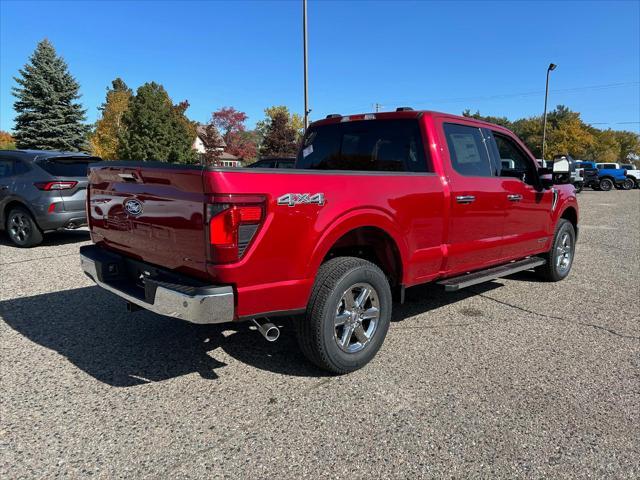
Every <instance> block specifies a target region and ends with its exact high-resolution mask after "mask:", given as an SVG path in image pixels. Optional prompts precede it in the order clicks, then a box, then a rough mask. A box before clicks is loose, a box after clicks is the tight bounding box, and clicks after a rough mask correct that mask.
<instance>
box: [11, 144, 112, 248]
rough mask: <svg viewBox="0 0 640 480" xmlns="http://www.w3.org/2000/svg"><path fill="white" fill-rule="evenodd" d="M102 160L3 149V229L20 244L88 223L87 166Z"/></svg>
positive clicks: (14, 241) (29, 242) (45, 152)
mask: <svg viewBox="0 0 640 480" xmlns="http://www.w3.org/2000/svg"><path fill="white" fill-rule="evenodd" d="M100 160H101V159H100V158H98V157H92V156H89V155H86V154H83V153H77V152H56V151H42V150H2V151H0V228H2V229H3V230H5V231H6V232H7V234H8V235H9V239H10V240H11V241H12V242H13V243H14V244H15V245H17V246H18V247H33V246H35V245H38V244H39V243H40V242H42V238H43V237H42V235H43V233H46V232H49V231H53V230H59V229H74V228H78V227H80V226H82V225H85V224H86V213H85V196H86V188H87V183H88V181H87V168H88V166H89V164H90V163H93V162H98V161H100Z"/></svg>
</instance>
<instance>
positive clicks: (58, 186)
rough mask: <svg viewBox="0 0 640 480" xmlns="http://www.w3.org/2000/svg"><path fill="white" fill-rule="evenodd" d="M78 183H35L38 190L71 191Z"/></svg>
mask: <svg viewBox="0 0 640 480" xmlns="http://www.w3.org/2000/svg"><path fill="white" fill-rule="evenodd" d="M77 184H78V182H74V181H68V182H66V181H65V182H35V183H34V185H35V187H36V188H37V189H38V190H46V191H49V190H69V189H70V188H73V187H75V186H76V185H77Z"/></svg>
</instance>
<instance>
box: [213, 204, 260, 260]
mask: <svg viewBox="0 0 640 480" xmlns="http://www.w3.org/2000/svg"><path fill="white" fill-rule="evenodd" d="M264 217H265V198H264V197H262V196H258V195H215V196H214V197H213V202H212V203H211V204H210V205H209V206H208V221H209V230H208V232H209V248H210V250H209V257H210V258H209V260H210V261H211V262H213V263H233V262H237V261H238V260H240V259H241V258H242V256H243V255H244V252H245V250H246V249H247V247H248V246H249V244H250V243H251V240H252V239H253V238H254V236H255V234H256V233H257V231H258V229H259V228H260V225H261V224H262V221H263V220H264Z"/></svg>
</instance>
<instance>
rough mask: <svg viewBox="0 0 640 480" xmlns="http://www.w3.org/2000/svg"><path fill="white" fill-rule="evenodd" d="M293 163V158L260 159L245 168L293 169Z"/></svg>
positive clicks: (294, 160)
mask: <svg viewBox="0 0 640 480" xmlns="http://www.w3.org/2000/svg"><path fill="white" fill-rule="evenodd" d="M295 162H296V159H295V158H287V157H283V158H280V157H273V158H262V159H260V160H258V161H257V162H254V163H252V164H251V165H249V166H248V167H247V168H294V167H295Z"/></svg>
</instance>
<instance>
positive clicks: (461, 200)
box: [456, 195, 476, 204]
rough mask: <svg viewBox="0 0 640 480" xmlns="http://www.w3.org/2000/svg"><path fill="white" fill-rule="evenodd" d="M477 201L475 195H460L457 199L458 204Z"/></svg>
mask: <svg viewBox="0 0 640 480" xmlns="http://www.w3.org/2000/svg"><path fill="white" fill-rule="evenodd" d="M475 201H476V197H475V196H474V195H458V196H457V197H456V202H458V203H464V204H466V203H473V202H475Z"/></svg>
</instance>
